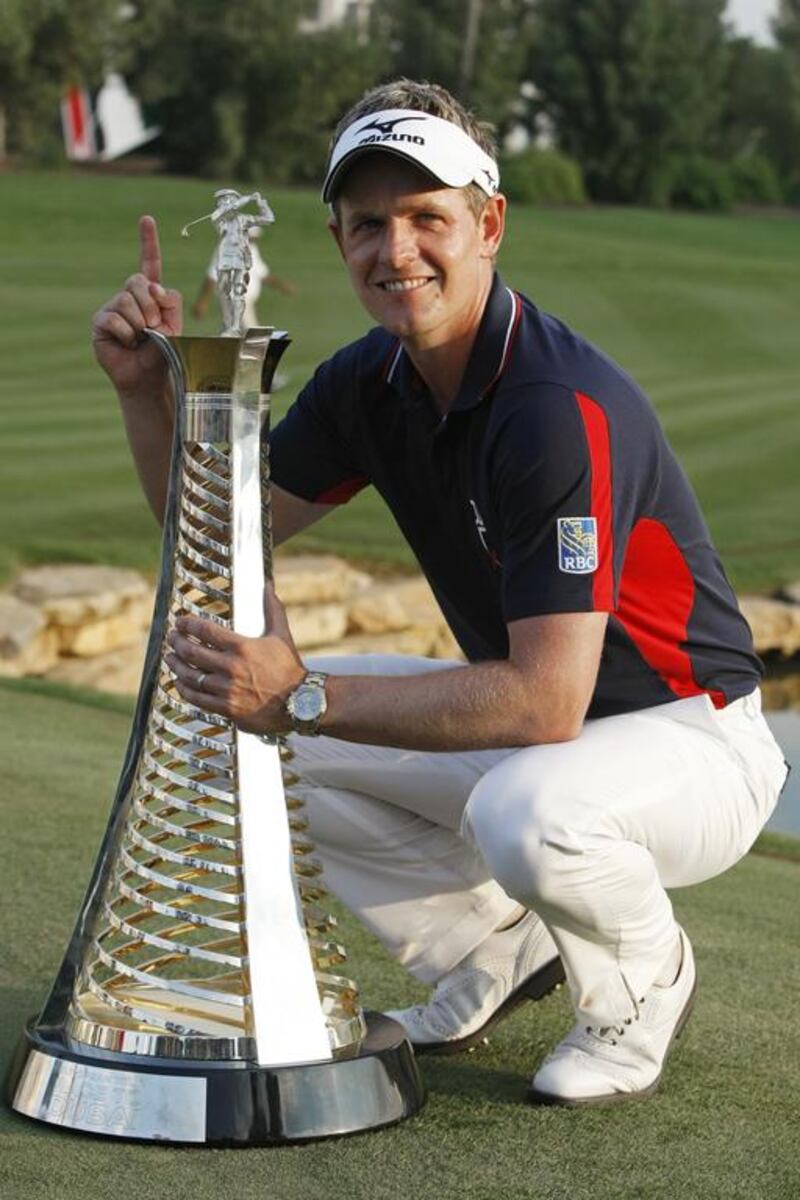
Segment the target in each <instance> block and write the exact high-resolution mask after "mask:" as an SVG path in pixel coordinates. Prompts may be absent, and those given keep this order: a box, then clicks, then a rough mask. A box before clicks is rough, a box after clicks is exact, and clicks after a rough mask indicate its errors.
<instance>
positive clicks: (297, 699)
mask: <svg viewBox="0 0 800 1200" xmlns="http://www.w3.org/2000/svg"><path fill="white" fill-rule="evenodd" d="M323 700H324V692H322V691H321V690H320V689H319V688H316V687H313V688H304V687H301V688H299V689H298V691H296V692H295V694H294V697H293V699H292V708H293V709H294V716H295V718H296V719H297V720H298V721H313V720H315V718H316V717H318V716H320V715H321V713H322V711H323Z"/></svg>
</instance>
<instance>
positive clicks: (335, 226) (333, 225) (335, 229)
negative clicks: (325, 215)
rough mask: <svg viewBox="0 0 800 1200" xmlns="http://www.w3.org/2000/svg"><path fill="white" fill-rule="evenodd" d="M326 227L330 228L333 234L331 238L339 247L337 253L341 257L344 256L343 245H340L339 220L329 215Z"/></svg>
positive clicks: (340, 231)
mask: <svg viewBox="0 0 800 1200" xmlns="http://www.w3.org/2000/svg"><path fill="white" fill-rule="evenodd" d="M328 229H330V231H331V234H332V235H333V240H334V241H335V242H336V245H337V246H338V247H339V253H340V254H341V256H342V258H344V246H343V245H342V230H341V227H340V225H339V222H338V221H337V220H336V217H335V216H331V217H330V219H329V221H328Z"/></svg>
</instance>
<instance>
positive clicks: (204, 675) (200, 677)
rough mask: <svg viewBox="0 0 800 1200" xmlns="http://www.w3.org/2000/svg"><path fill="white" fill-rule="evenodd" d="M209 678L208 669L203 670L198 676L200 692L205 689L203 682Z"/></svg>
mask: <svg viewBox="0 0 800 1200" xmlns="http://www.w3.org/2000/svg"><path fill="white" fill-rule="evenodd" d="M207 679H208V671H201V672H200V674H199V675H198V676H197V690H198V692H202V690H203V684H204V683H205V681H206V680H207Z"/></svg>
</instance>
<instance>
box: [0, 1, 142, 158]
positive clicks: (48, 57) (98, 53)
mask: <svg viewBox="0 0 800 1200" xmlns="http://www.w3.org/2000/svg"><path fill="white" fill-rule="evenodd" d="M119 22H120V4H119V0H3V3H2V15H1V16H0V127H2V126H3V125H5V127H6V131H7V134H6V136H7V149H8V151H9V152H17V153H21V154H27V155H30V156H32V157H35V158H39V159H45V160H52V159H54V158H58V157H61V155H62V154H63V151H62V149H61V138H60V134H59V130H58V105H59V100H60V98H61V96H62V95H63V94H64V92H65V90H66V88H67V87H68V86H69V85H70V84H79V85H81V84H82V85H84V86H97V85H99V83H100V82H101V80H102V78H103V74H104V70H105V67H106V64H107V59H108V55H109V53H110V47H111V45H112V43H113V40H114V36H115V29H116V27H117V26H118V24H119ZM3 151H4V148H3V146H2V145H0V158H2V157H3Z"/></svg>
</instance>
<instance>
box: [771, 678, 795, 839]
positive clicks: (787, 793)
mask: <svg viewBox="0 0 800 1200" xmlns="http://www.w3.org/2000/svg"><path fill="white" fill-rule="evenodd" d="M764 709H765V712H764V715H765V717H766V718H767V721H768V722H769V727H770V729H771V730H772V732H773V734H774V735H775V738H776V739H777V741H778V744H779V745H780V747H781V749H782V750H783V754H784V757H785V759H786V761H787V762H788V764H789V766H790V767H791V771H790V773H789V778H788V780H787V781H786V786H785V787H784V789H783V794H782V795H781V798H780V800H779V801H778V807H777V808H776V809H775V812H774V813H773V814H772V816H771V817H770V819H769V821H767V826H766V827H767V829H768V830H771V831H772V832H773V833H791V834H794V835H795V836H796V837H800V674H798V673H796V672H792V673H781V674H772V673H770V674H768V677H767V678H766V679H765V680H764Z"/></svg>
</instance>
